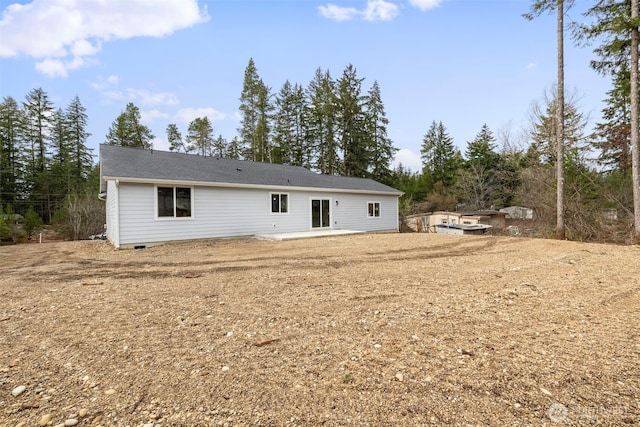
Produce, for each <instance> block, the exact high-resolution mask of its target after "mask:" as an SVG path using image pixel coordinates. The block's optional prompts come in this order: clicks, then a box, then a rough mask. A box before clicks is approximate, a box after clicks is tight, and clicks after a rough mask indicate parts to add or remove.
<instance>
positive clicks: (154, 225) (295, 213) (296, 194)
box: [107, 183, 398, 246]
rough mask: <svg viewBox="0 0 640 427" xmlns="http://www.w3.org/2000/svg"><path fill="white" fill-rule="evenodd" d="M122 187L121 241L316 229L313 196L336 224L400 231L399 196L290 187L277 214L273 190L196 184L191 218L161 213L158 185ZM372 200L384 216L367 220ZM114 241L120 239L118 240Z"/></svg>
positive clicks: (339, 227)
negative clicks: (285, 208) (324, 202)
mask: <svg viewBox="0 0 640 427" xmlns="http://www.w3.org/2000/svg"><path fill="white" fill-rule="evenodd" d="M118 190H119V191H111V187H109V188H108V196H107V201H108V202H109V197H110V193H111V194H112V193H116V194H117V193H118V192H119V207H120V218H119V232H120V235H119V244H120V245H128V246H131V245H136V244H145V243H153V242H163V241H169V240H188V239H201V238H212V237H230V236H248V235H254V234H265V233H276V232H277V233H286V232H295V231H307V230H310V229H311V199H312V198H326V199H330V200H331V224H332V228H336V229H350V230H359V231H387V230H393V231H397V229H398V198H397V197H396V196H372V195H360V194H346V193H339V194H332V193H315V192H309V191H287V192H286V193H287V194H288V195H289V212H288V213H286V214H272V213H271V193H272V192H271V191H269V190H258V189H228V188H219V187H194V188H193V192H192V196H191V200H192V217H191V218H177V219H176V218H157V217H156V212H155V209H156V207H155V197H156V187H155V186H154V185H151V184H131V183H120V185H119V189H118ZM276 192H277V191H276ZM336 200H338V204H337V205H336V203H335V201H336ZM369 201H377V202H380V205H381V206H380V212H381V215H380V217H377V218H367V202H369ZM109 212H110V209H108V214H107V224H108V227H109V225H110V224H111V223H113V222H114V220H113V219H110V218H109V216H110V213H109ZM110 228H113V227H110ZM113 231H114V232H115V230H113ZM108 232H109V233H110V232H111V231H108ZM110 238H111V237H110ZM111 240H112V241H113V242H114V244H115V243H116V239H114V238H111ZM116 246H118V245H116Z"/></svg>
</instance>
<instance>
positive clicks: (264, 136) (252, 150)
mask: <svg viewBox="0 0 640 427" xmlns="http://www.w3.org/2000/svg"><path fill="white" fill-rule="evenodd" d="M270 90H271V89H270V88H269V87H268V86H266V85H265V84H264V82H263V81H262V79H260V77H259V76H258V70H257V68H256V65H255V63H254V62H253V58H251V59H249V64H248V65H247V68H246V69H245V71H244V80H243V83H242V92H241V94H240V113H241V114H242V119H241V121H240V128H239V129H238V133H239V134H240V141H242V145H243V148H244V150H245V153H246V154H245V158H246V159H247V160H252V161H254V162H264V161H267V160H270V159H271V150H270V148H271V147H270V141H269V138H270V135H269V132H270V120H271V117H270V114H271V112H272V110H273V106H272V105H271V94H270Z"/></svg>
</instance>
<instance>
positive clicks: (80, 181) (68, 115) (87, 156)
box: [64, 95, 93, 192]
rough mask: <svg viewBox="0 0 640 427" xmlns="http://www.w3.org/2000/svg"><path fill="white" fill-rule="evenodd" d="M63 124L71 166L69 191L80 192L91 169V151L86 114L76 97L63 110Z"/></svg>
mask: <svg viewBox="0 0 640 427" xmlns="http://www.w3.org/2000/svg"><path fill="white" fill-rule="evenodd" d="M64 117H65V124H66V128H67V129H66V131H67V133H68V135H67V138H68V144H69V145H68V149H69V153H68V156H69V158H68V160H69V163H70V166H71V186H72V187H71V190H73V191H74V192H80V191H81V189H82V188H83V187H84V183H85V182H86V180H87V176H88V175H89V173H90V172H91V169H92V167H93V154H92V151H93V150H92V149H90V148H88V147H87V139H89V137H90V136H91V134H90V133H89V132H87V120H88V116H87V112H86V108H84V106H83V105H82V103H81V102H80V98H79V97H78V96H77V95H76V96H75V97H74V98H73V99H72V100H71V103H69V105H68V106H67V109H66V110H65V115H64Z"/></svg>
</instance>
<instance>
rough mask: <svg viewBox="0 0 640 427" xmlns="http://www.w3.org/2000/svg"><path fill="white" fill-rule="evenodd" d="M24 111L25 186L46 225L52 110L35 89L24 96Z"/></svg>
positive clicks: (45, 98) (30, 199)
mask: <svg viewBox="0 0 640 427" xmlns="http://www.w3.org/2000/svg"><path fill="white" fill-rule="evenodd" d="M23 111H24V129H25V139H26V140H27V141H28V146H27V152H28V155H27V156H28V157H27V163H26V174H25V177H24V179H25V182H26V183H27V185H25V191H26V193H27V194H26V196H27V198H28V199H29V201H30V203H31V204H32V205H35V206H36V207H37V211H38V213H39V215H41V216H42V217H43V218H45V221H47V222H48V221H49V220H50V219H51V214H52V206H51V197H50V196H51V194H50V193H49V191H50V180H49V179H48V174H47V173H46V169H47V166H48V165H47V162H48V157H47V155H48V148H49V146H50V144H51V132H52V129H51V128H52V124H53V117H54V113H55V110H54V107H53V104H52V103H51V101H50V100H49V96H48V95H47V93H46V92H45V91H44V90H42V88H38V89H34V90H32V91H31V92H29V93H28V94H27V96H26V98H25V102H24V103H23Z"/></svg>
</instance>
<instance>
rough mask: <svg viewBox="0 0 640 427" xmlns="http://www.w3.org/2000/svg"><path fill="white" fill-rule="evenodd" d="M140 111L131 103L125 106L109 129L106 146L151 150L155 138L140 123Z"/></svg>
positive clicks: (149, 130)
mask: <svg viewBox="0 0 640 427" xmlns="http://www.w3.org/2000/svg"><path fill="white" fill-rule="evenodd" d="M140 120H141V114H140V109H139V108H138V107H136V106H135V105H134V104H133V103H132V102H130V103H128V104H127V107H126V108H125V111H124V112H122V113H121V114H120V115H119V116H118V117H117V118H116V120H115V121H114V122H113V123H112V124H111V127H109V132H108V133H107V144H111V145H120V146H122V147H136V148H151V147H152V146H153V144H152V143H151V141H152V140H153V139H154V138H155V136H154V135H153V133H152V132H151V129H149V128H148V127H147V126H145V125H143V124H142V123H140Z"/></svg>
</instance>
